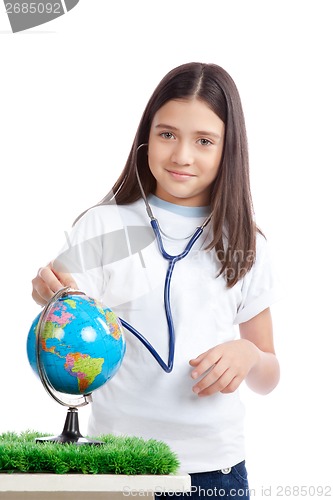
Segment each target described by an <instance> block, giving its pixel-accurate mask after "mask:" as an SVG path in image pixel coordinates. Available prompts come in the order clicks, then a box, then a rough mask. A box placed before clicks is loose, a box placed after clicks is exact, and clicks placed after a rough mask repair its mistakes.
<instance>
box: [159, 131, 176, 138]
mask: <svg viewBox="0 0 333 500" xmlns="http://www.w3.org/2000/svg"><path fill="white" fill-rule="evenodd" d="M160 136H161V137H163V139H174V138H175V136H174V135H173V134H172V133H171V132H162V133H161V134H160Z"/></svg>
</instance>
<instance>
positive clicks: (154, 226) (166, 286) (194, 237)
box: [119, 144, 212, 373]
mask: <svg viewBox="0 0 333 500" xmlns="http://www.w3.org/2000/svg"><path fill="white" fill-rule="evenodd" d="M142 146H147V144H141V145H140V146H139V147H138V148H137V152H138V150H139V149H140V148H141V147H142ZM136 176H137V179H138V184H139V187H140V191H141V195H142V198H143V201H144V202H145V205H146V210H147V214H148V216H149V218H150V225H151V227H152V229H153V231H154V233H155V236H156V241H157V246H158V249H159V251H160V253H161V255H162V257H164V259H166V260H168V261H169V265H168V269H167V272H166V276H165V282H164V309H165V315H166V320H167V323H168V331H169V356H168V363H165V361H163V359H162V358H161V356H160V355H159V354H158V352H157V351H156V350H155V349H154V347H153V346H152V345H151V343H150V342H149V341H148V340H147V339H146V338H145V337H144V336H143V335H142V334H141V333H140V332H138V331H137V330H136V329H135V328H134V327H133V326H132V325H130V324H129V323H127V321H125V320H124V319H122V318H119V320H120V322H121V323H122V325H123V326H124V327H125V328H126V329H127V330H129V331H130V332H131V333H132V334H133V335H134V336H135V337H137V338H138V339H139V340H140V341H141V342H142V344H143V345H144V346H145V347H146V348H147V349H148V351H149V352H150V353H151V354H152V355H153V356H154V358H155V359H156V361H157V362H158V363H159V365H160V366H161V368H163V370H164V371H165V372H167V373H170V372H171V371H172V369H173V364H174V357H175V328H174V323H173V318H172V311H171V301H170V288H171V278H172V274H173V271H174V268H175V265H176V262H178V261H180V260H182V259H184V258H185V257H186V256H187V255H188V253H189V252H190V250H191V249H192V247H193V245H194V243H195V242H196V241H197V239H198V238H200V236H201V234H202V232H203V230H204V228H205V226H206V225H207V224H208V222H209V221H210V219H211V216H212V214H210V215H209V216H208V217H207V218H206V220H205V221H204V222H203V224H202V225H201V226H199V227H197V228H196V230H195V232H194V233H193V235H192V236H191V238H190V240H189V242H188V243H187V245H186V247H185V249H184V250H183V252H182V253H180V254H178V255H170V254H168V253H167V252H166V250H165V248H164V245H163V241H162V236H161V229H160V226H159V223H158V220H157V219H156V217H154V214H153V212H152V209H151V207H150V205H149V203H148V200H147V198H146V195H145V192H144V189H143V186H142V184H141V180H140V177H139V173H138V169H137V167H136Z"/></svg>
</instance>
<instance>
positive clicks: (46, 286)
mask: <svg viewBox="0 0 333 500" xmlns="http://www.w3.org/2000/svg"><path fill="white" fill-rule="evenodd" d="M65 286H70V287H71V288H75V289H77V288H78V286H77V284H76V283H75V280H74V278H73V277H72V275H71V274H69V273H61V272H59V271H55V270H54V269H53V268H52V262H51V263H50V264H48V265H47V266H46V267H41V268H40V269H39V270H38V273H37V275H36V276H35V278H34V279H33V280H32V294H31V295H32V298H33V299H34V301H35V302H36V303H37V304H39V305H40V306H44V305H45V304H46V303H47V302H48V301H49V300H50V299H51V298H52V297H53V295H54V294H55V293H56V292H57V291H58V290H60V289H61V288H64V287H65Z"/></svg>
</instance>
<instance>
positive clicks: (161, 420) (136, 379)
mask: <svg viewBox="0 0 333 500" xmlns="http://www.w3.org/2000/svg"><path fill="white" fill-rule="evenodd" d="M149 202H150V204H151V206H152V209H153V212H154V215H155V217H156V218H157V219H158V221H159V224H160V227H161V229H162V231H163V233H165V235H167V236H165V235H162V240H163V244H164V246H165V250H166V251H167V252H168V253H169V254H171V255H176V254H179V253H181V252H182V251H183V250H184V248H185V246H186V244H187V242H188V240H189V238H187V237H188V236H190V235H192V234H193V233H194V231H195V229H196V227H197V226H200V225H201V224H202V222H203V221H204V220H205V218H206V217H207V215H208V213H209V211H208V208H207V207H184V206H178V205H174V204H171V203H168V202H165V201H162V200H160V199H158V198H156V197H155V196H152V195H151V196H149ZM209 227H210V226H209V225H208V226H207V227H206V228H205V229H204V232H203V234H202V235H201V236H200V237H199V239H198V240H197V241H196V243H195V244H194V246H193V248H192V250H191V251H190V253H189V254H188V255H187V256H186V257H185V258H184V259H183V260H180V261H179V262H177V263H176V265H175V268H174V272H173V277H172V282H171V292H170V296H171V309H172V315H173V322H174V327H175V336H176V340H175V359H174V367H173V370H172V372H171V373H166V372H165V371H163V369H162V368H161V367H160V366H159V364H158V363H157V361H156V360H155V359H154V358H153V356H152V355H151V353H150V352H149V351H148V350H147V349H146V347H145V346H144V345H143V344H142V343H141V342H140V340H139V339H137V338H136V337H135V336H134V335H133V334H132V333H129V332H128V331H125V338H126V354H125V357H124V360H123V363H122V365H121V367H120V369H119V371H118V372H117V374H116V375H115V376H114V377H113V378H112V379H111V380H110V381H109V382H108V383H107V384H105V385H104V386H103V387H101V388H100V389H98V390H96V391H95V392H94V393H93V403H92V405H91V416H90V420H89V428H88V433H89V435H91V436H98V435H100V434H106V433H112V434H115V435H132V436H140V437H143V438H144V439H149V438H153V439H157V440H162V441H164V442H166V443H167V444H168V445H169V446H170V448H171V449H172V450H173V451H174V452H176V453H177V455H178V457H179V459H180V461H181V470H182V471H184V472H204V471H210V470H217V469H221V468H226V467H231V466H233V465H235V464H237V463H238V462H240V461H242V460H244V458H245V453H244V435H243V419H244V408H243V405H242V403H241V401H240V399H239V394H238V391H236V392H234V393H232V394H221V393H217V394H214V395H211V396H208V397H203V398H200V397H198V396H197V395H196V394H194V393H193V391H192V387H193V385H194V381H193V379H192V378H191V376H190V373H191V371H192V368H191V366H190V365H189V360H190V359H192V358H195V357H197V356H198V355H199V354H201V353H203V352H205V351H207V350H208V349H210V348H211V347H213V346H215V345H217V344H220V343H223V342H226V341H229V340H232V339H235V338H237V335H238V329H236V327H235V325H237V324H239V323H241V322H244V321H247V320H249V319H251V318H252V317H254V316H256V315H257V314H258V313H260V312H261V311H263V310H264V309H266V308H267V307H269V306H270V305H271V303H272V302H273V300H274V292H273V277H272V271H271V265H270V260H269V255H268V250H267V242H266V240H265V239H264V238H263V237H262V236H261V235H258V237H257V258H256V262H255V264H254V266H253V267H252V269H251V270H250V271H249V272H248V273H247V274H246V276H245V277H244V278H243V279H242V280H240V281H239V282H238V283H237V284H236V285H235V286H234V287H233V288H231V289H227V288H226V286H225V280H224V278H223V277H221V276H220V277H216V276H217V273H218V270H219V267H220V264H219V262H218V261H217V258H216V253H215V251H214V250H211V251H206V250H204V248H205V246H206V245H207V243H208V242H210V240H211V234H210V229H209ZM70 242H71V243H70V245H71V246H70V248H69V249H68V251H67V252H65V253H64V254H63V255H62V256H61V257H60V261H62V262H63V263H64V265H65V267H66V269H67V271H69V272H71V273H72V274H73V276H74V278H75V280H76V282H77V284H78V286H79V288H80V289H81V290H82V291H84V292H85V293H86V294H87V295H90V296H92V297H94V298H96V299H99V300H101V301H102V302H104V303H105V304H106V305H107V306H109V307H110V308H111V309H113V311H114V312H115V313H116V314H118V316H119V317H120V318H122V319H124V320H125V321H127V322H128V323H129V324H131V325H133V327H134V328H135V329H136V330H138V331H139V332H140V333H141V334H142V335H143V336H144V337H146V339H147V340H148V341H149V342H150V343H151V344H152V346H153V347H154V348H155V349H156V351H157V352H158V353H159V355H160V356H161V357H162V359H163V360H164V361H165V362H166V363H167V359H168V347H169V334H168V327H167V321H166V318H165V311H164V299H163V293H164V282H165V275H166V271H167V267H168V261H167V260H166V259H164V258H163V257H162V255H161V254H160V252H159V250H158V246H157V242H156V240H155V238H154V234H153V232H152V230H151V228H150V224H149V218H148V216H147V213H146V209H145V205H144V203H143V201H142V200H140V201H137V202H135V203H133V204H131V205H122V206H117V205H115V204H113V205H108V206H98V207H95V208H92V209H90V210H89V211H88V212H87V213H86V214H85V215H84V216H83V217H82V218H81V219H80V220H79V221H78V222H77V224H76V225H75V226H74V229H73V232H72V234H71V235H70Z"/></svg>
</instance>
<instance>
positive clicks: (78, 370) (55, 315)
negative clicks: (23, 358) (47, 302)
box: [27, 292, 126, 395]
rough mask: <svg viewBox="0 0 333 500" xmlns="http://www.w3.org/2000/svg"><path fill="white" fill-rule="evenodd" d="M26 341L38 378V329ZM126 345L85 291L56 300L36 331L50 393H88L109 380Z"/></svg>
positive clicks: (113, 321) (108, 313)
mask: <svg viewBox="0 0 333 500" xmlns="http://www.w3.org/2000/svg"><path fill="white" fill-rule="evenodd" d="M41 314H42V312H41V313H40V314H39V315H38V316H37V317H36V318H35V320H34V321H33V323H32V325H31V328H30V331H29V334H28V339H27V354H28V359H29V363H30V365H31V367H32V369H33V370H34V372H35V373H36V374H37V375H38V376H39V372H38V367H37V358H36V330H37V324H38V321H39V318H40V316H41ZM125 350H126V344H125V339H124V334H123V329H122V325H121V322H120V320H119V319H118V317H117V316H116V314H115V313H114V312H113V311H112V310H111V309H109V308H108V307H106V306H105V305H103V304H101V303H100V302H98V301H96V300H95V299H93V298H91V297H88V296H87V295H84V294H83V293H80V294H78V293H72V294H71V293H70V292H69V293H68V294H65V295H63V296H61V297H60V298H58V299H57V300H56V301H55V302H54V304H53V305H52V307H51V308H50V310H49V312H48V313H47V315H46V317H45V318H44V321H43V325H42V329H41V332H40V349H39V352H40V356H39V358H40V365H42V366H43V368H44V373H45V375H46V378H47V380H48V382H49V384H50V385H51V387H52V388H53V389H55V390H56V391H58V392H62V393H66V394H75V395H82V394H89V393H91V392H92V391H94V390H96V389H98V388H99V387H101V386H102V385H104V384H105V383H106V382H107V381H108V380H110V379H111V378H112V377H113V376H114V375H115V374H116V372H117V371H118V369H119V368H120V366H121V363H122V360H123V357H124V354H125Z"/></svg>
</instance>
